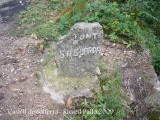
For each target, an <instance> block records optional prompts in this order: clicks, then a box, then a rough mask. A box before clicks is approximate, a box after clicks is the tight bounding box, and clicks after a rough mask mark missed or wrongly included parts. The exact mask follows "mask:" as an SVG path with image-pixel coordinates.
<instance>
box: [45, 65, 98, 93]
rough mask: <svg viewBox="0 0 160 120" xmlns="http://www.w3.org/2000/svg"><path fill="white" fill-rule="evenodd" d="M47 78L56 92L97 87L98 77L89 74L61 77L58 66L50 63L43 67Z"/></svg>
mask: <svg viewBox="0 0 160 120" xmlns="http://www.w3.org/2000/svg"><path fill="white" fill-rule="evenodd" d="M43 75H44V77H45V80H47V82H49V83H50V84H51V85H52V87H53V89H54V90H55V92H60V91H73V90H78V89H87V88H89V89H93V88H94V89H95V88H96V85H98V84H96V82H97V80H96V77H95V76H90V75H87V76H85V77H82V78H71V77H60V76H58V75H57V67H56V65H55V64H53V63H48V64H46V65H45V66H44V67H43Z"/></svg>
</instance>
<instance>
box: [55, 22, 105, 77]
mask: <svg viewBox="0 0 160 120" xmlns="http://www.w3.org/2000/svg"><path fill="white" fill-rule="evenodd" d="M102 41H103V30H102V26H101V25H100V24H99V23H97V22H95V23H84V22H81V23H77V24H75V25H74V26H73V28H72V29H71V30H70V32H69V34H68V35H66V36H63V37H61V38H60V40H59V42H58V44H57V49H56V63H57V66H58V75H59V76H64V77H65V76H66V77H83V76H86V75H96V74H97V73H96V71H97V64H98V61H99V57H100V53H101V45H102Z"/></svg>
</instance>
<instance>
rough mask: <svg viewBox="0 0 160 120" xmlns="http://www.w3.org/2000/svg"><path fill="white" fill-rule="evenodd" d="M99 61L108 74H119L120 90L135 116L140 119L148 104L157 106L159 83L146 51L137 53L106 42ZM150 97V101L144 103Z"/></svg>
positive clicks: (159, 94)
mask: <svg viewBox="0 0 160 120" xmlns="http://www.w3.org/2000/svg"><path fill="white" fill-rule="evenodd" d="M101 61H103V63H105V67H106V68H107V71H108V72H109V73H112V72H114V71H115V70H117V71H119V72H120V73H121V75H122V88H123V90H124V92H125V95H126V96H127V100H128V101H127V102H128V105H129V106H132V110H133V113H134V115H135V116H137V117H140V116H141V117H142V116H143V115H144V114H145V113H146V112H147V110H148V109H147V108H148V107H149V106H150V105H149V102H151V101H154V103H157V104H159V103H158V102H156V101H157V100H159V96H160V92H159V91H158V86H157V85H158V82H159V81H158V78H157V75H156V73H155V70H154V68H153V66H152V65H151V57H150V54H149V51H148V50H146V51H144V52H143V53H138V52H137V51H136V50H133V49H127V48H126V47H125V46H123V45H119V44H115V43H111V42H108V41H106V42H105V43H104V45H103V50H102V57H101ZM154 94H157V95H154ZM151 96H153V97H152V99H150V100H148V101H146V99H148V97H151ZM159 106H160V104H159Z"/></svg>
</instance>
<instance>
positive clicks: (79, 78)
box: [39, 22, 103, 104]
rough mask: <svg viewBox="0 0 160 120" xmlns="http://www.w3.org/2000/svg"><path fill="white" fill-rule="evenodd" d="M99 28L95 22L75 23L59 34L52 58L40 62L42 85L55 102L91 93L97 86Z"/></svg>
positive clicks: (99, 46)
mask: <svg viewBox="0 0 160 120" xmlns="http://www.w3.org/2000/svg"><path fill="white" fill-rule="evenodd" d="M102 41H103V30H102V26H101V25H100V24H99V23H84V22H82V23H77V24H75V25H74V26H73V27H72V29H71V30H70V32H69V34H68V35H66V36H63V37H61V38H60V40H59V42H58V43H57V47H56V50H55V60H51V61H49V62H47V63H46V64H44V66H43V67H41V70H40V73H39V75H40V79H41V81H42V83H43V89H44V91H46V92H47V93H50V95H51V98H53V99H54V100H56V101H57V102H58V103H63V104H64V103H65V102H64V101H65V97H67V96H68V95H69V96H71V97H73V98H74V97H86V98H90V97H92V96H93V93H92V90H93V89H94V90H95V91H97V90H99V80H98V77H97V74H100V70H99V68H98V63H99V58H100V53H101V46H102Z"/></svg>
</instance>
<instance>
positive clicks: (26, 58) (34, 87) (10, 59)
mask: <svg viewBox="0 0 160 120" xmlns="http://www.w3.org/2000/svg"><path fill="white" fill-rule="evenodd" d="M5 5H7V4H6V3H5ZM10 5H13V4H10ZM2 6H4V4H3V5H1V4H0V13H1V16H2V13H5V12H4V11H3V12H2ZM14 9H15V8H14ZM19 11H20V10H19ZM17 12H18V11H17ZM17 12H15V13H17ZM6 13H8V12H6ZM15 13H13V14H15ZM13 14H12V13H10V14H8V15H9V16H10V17H11V16H12V15H13ZM3 15H4V14H3ZM0 18H1V19H0V28H1V29H0V48H1V49H0V120H60V119H62V117H63V109H64V106H63V105H60V104H57V103H55V102H54V101H53V100H52V99H51V98H50V95H48V94H46V93H45V92H43V89H42V86H41V85H40V83H39V81H38V80H37V78H36V75H35V72H36V71H35V68H36V66H37V65H38V64H39V63H40V61H41V59H42V58H43V54H42V53H41V52H40V51H39V50H37V49H36V48H35V47H34V41H33V40H32V39H31V38H17V37H13V36H10V35H9V34H8V33H9V32H8V31H9V30H10V29H11V28H12V26H13V25H14V21H13V19H12V20H11V19H9V20H7V22H4V21H3V20H4V18H5V17H4V16H2V17H0Z"/></svg>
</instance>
